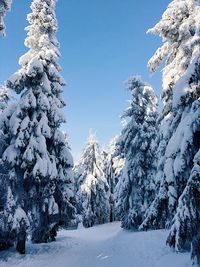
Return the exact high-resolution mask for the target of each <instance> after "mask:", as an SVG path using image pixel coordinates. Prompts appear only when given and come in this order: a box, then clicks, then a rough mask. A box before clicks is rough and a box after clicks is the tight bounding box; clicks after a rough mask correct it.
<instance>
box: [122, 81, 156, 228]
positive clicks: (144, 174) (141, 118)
mask: <svg viewBox="0 0 200 267" xmlns="http://www.w3.org/2000/svg"><path fill="white" fill-rule="evenodd" d="M127 89H128V90H130V92H131V95H132V98H131V101H130V106H129V107H128V108H127V109H126V110H125V112H124V114H123V116H122V118H126V119H127V124H126V126H125V127H124V129H123V130H122V133H121V136H122V142H123V147H124V157H125V165H124V167H123V170H122V177H121V179H120V181H119V183H118V185H117V213H118V214H119V216H120V217H121V220H122V227H123V228H126V229H137V228H138V226H139V225H140V224H141V222H142V220H143V216H144V212H145V211H146V209H147V208H148V206H149V205H150V203H151V201H152V198H153V194H154V181H153V175H152V172H153V170H154V157H155V138H156V132H157V130H156V120H157V98H156V96H155V94H154V91H153V89H152V88H151V87H150V86H149V85H147V84H146V83H144V82H143V81H142V80H141V79H140V77H137V76H134V77H131V78H130V79H129V80H128V82H127Z"/></svg>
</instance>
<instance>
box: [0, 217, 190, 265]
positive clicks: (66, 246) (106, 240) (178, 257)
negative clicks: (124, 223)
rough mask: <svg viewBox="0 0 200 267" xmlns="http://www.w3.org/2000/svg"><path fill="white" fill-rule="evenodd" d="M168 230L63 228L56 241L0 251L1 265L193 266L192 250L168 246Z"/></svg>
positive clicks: (117, 225) (113, 225)
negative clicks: (23, 252)
mask: <svg viewBox="0 0 200 267" xmlns="http://www.w3.org/2000/svg"><path fill="white" fill-rule="evenodd" d="M167 235H168V231H162V230H158V231H149V232H130V231H125V230H122V229H121V228H120V223H119V222H115V223H109V224H104V225H99V226H95V227H92V228H88V229H85V228H83V227H79V228H78V230H68V231H67V230H62V231H60V232H59V234H58V237H57V241H56V242H53V243H48V244H39V245H38V244H37V245H36V244H35V245H33V244H31V243H28V244H27V253H26V255H19V254H18V253H16V252H15V250H14V248H12V249H10V250H8V251H3V252H0V266H1V267H12V266H13V267H14V266H15V267H35V266H37V267H45V266H48V267H57V266H59V267H108V266H109V267H169V266H170V267H192V263H191V261H190V256H189V253H183V254H178V253H175V252H173V251H172V250H171V249H170V248H169V247H167V246H166V245H165V241H166V237H167Z"/></svg>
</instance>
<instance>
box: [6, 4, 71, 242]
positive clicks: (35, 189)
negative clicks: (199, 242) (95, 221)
mask: <svg viewBox="0 0 200 267" xmlns="http://www.w3.org/2000/svg"><path fill="white" fill-rule="evenodd" d="M55 5H56V0H33V2H32V4H31V9H32V13H31V14H29V15H28V21H29V23H30V26H28V27H27V28H26V29H27V31H28V37H27V38H26V40H25V45H26V47H28V48H29V51H28V52H27V53H26V54H25V55H24V56H22V57H21V58H20V61H19V63H20V65H21V69H20V70H18V71H17V72H16V73H15V74H14V75H13V76H12V77H11V78H10V79H9V80H8V82H7V86H8V87H9V88H11V89H13V90H14V91H15V92H16V93H17V94H21V95H20V99H19V102H18V103H17V106H16V108H15V110H14V112H13V114H12V115H11V117H10V118H9V121H8V124H7V125H8V133H9V136H8V139H9V146H8V147H7V149H6V150H5V152H4V154H3V158H4V160H5V161H6V162H8V163H9V164H10V165H11V167H12V170H11V173H10V183H11V191H12V194H13V197H14V200H15V202H16V205H17V207H18V209H17V211H19V208H20V209H21V210H23V211H24V212H20V214H25V213H28V214H29V218H30V224H31V232H32V241H33V242H35V243H39V242H47V241H49V240H54V239H55V235H56V227H57V225H58V224H59V223H60V222H61V220H62V222H63V220H64V221H65V223H67V222H68V221H69V220H70V219H71V218H72V217H73V216H72V215H73V213H74V208H73V207H72V206H73V204H72V205H71V204H70V205H69V203H70V202H71V200H72V198H73V176H72V175H71V174H72V171H71V170H72V165H73V161H72V157H71V154H70V152H69V149H68V147H67V146H66V142H65V137H64V135H63V133H62V132H61V131H60V130H59V128H60V125H61V123H63V122H65V119H64V116H63V113H62V111H61V109H62V108H63V107H64V105H65V103H64V100H63V99H62V97H61V93H62V91H63V86H64V85H65V81H64V79H63V78H62V77H61V76H60V73H59V72H60V70H61V68H60V66H59V65H58V59H59V57H60V53H59V43H58V41H57V39H56V36H55V34H56V31H57V21H56V16H55ZM58 195H62V199H61V200H60V198H59V197H58ZM69 206H70V208H69ZM69 209H70V212H71V214H70V213H69ZM72 210H73V211H72ZM18 214H19V212H18ZM69 214H70V215H69ZM61 217H62V218H61ZM25 221H26V220H22V223H21V225H22V228H23V229H25V228H26V227H25V226H24V222H25ZM18 225H20V224H18ZM21 236H22V235H21Z"/></svg>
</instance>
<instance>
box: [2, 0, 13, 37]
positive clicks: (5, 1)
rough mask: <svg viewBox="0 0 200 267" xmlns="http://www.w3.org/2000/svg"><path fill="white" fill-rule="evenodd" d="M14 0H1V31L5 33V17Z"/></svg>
mask: <svg viewBox="0 0 200 267" xmlns="http://www.w3.org/2000/svg"><path fill="white" fill-rule="evenodd" d="M11 4H12V0H0V33H3V34H5V24H4V17H5V15H6V13H7V12H8V11H9V10H10V8H11Z"/></svg>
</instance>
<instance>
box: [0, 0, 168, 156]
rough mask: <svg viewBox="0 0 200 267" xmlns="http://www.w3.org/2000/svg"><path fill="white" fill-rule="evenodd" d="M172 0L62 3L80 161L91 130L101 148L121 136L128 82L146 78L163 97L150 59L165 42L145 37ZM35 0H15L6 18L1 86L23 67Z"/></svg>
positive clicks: (70, 109) (70, 128)
mask: <svg viewBox="0 0 200 267" xmlns="http://www.w3.org/2000/svg"><path fill="white" fill-rule="evenodd" d="M169 2H170V1H169V0H162V1H160V0H154V1H147V0H146V1H136V0H123V1H122V0H101V1H98V0H59V1H58V4H57V18H58V22H59V32H58V35H57V36H58V39H59V41H60V44H61V54H62V58H61V60H60V64H61V66H62V68H63V72H62V75H63V76H64V78H65V79H66V81H67V83H68V85H67V87H66V88H65V92H64V97H65V100H66V103H67V107H66V109H65V114H66V118H67V124H66V125H64V129H65V130H66V131H67V133H68V135H69V143H70V146H71V148H72V152H73V155H74V157H75V159H77V158H78V155H79V154H80V152H81V151H82V148H83V146H84V144H85V141H86V138H87V135H88V132H89V129H90V128H91V129H93V131H94V132H95V133H96V135H97V138H98V140H99V141H100V144H101V146H102V147H105V146H106V145H107V144H108V143H109V141H110V139H111V138H112V137H114V136H115V135H116V134H119V133H120V130H121V122H120V115H121V113H122V112H123V110H124V109H125V108H126V107H127V105H128V102H127V100H128V99H129V98H130V96H129V93H128V92H127V91H126V90H125V89H124V85H123V82H124V81H125V80H127V79H128V78H129V76H131V75H133V74H139V75H141V76H142V77H143V78H144V79H145V80H146V81H147V82H149V83H150V84H152V85H153V86H154V88H155V90H156V93H157V95H160V89H161V73H160V71H159V72H158V73H156V74H154V75H150V74H149V71H148V69H147V67H146V65H147V61H148V59H149V58H150V57H151V55H152V54H153V52H154V51H155V50H156V49H157V47H158V46H159V45H160V44H161V40H160V39H159V37H156V36H151V35H146V31H147V29H148V28H150V27H152V26H153V25H154V24H155V23H156V22H158V21H159V19H160V17H161V15H162V13H163V11H164V10H165V9H166V7H167V5H168V4H169ZM30 3H31V1H30V0H13V6H12V11H11V12H10V13H9V14H8V15H7V17H6V24H7V37H6V38H5V39H2V40H0V83H3V81H4V80H6V79H7V78H8V77H9V76H10V75H11V74H12V73H13V72H15V71H16V70H17V69H18V59H19V57H20V56H21V55H23V54H24V53H25V52H26V50H27V49H26V48H25V47H24V39H25V37H26V32H25V31H24V27H25V26H27V21H26V14H27V13H29V12H30Z"/></svg>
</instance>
